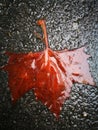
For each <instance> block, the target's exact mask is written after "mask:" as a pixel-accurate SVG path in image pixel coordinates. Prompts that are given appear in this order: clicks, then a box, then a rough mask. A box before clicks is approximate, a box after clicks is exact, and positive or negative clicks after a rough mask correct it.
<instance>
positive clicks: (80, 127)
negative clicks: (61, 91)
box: [0, 0, 98, 130]
mask: <svg viewBox="0 0 98 130" xmlns="http://www.w3.org/2000/svg"><path fill="white" fill-rule="evenodd" d="M41 18H44V19H46V24H47V31H48V37H49V45H50V48H52V49H53V50H62V49H64V48H68V49H73V48H79V47H81V46H83V45H86V48H87V49H86V50H85V51H86V53H87V54H90V55H91V58H89V60H88V62H89V65H90V71H91V74H92V76H93V78H94V80H95V82H96V87H93V86H89V85H83V84H74V85H73V87H72V91H71V96H70V99H69V100H67V101H65V104H64V105H63V110H62V111H61V115H60V118H59V120H58V121H57V120H56V119H55V117H54V116H53V115H52V113H51V112H50V111H49V110H48V109H47V108H46V107H45V106H44V105H43V104H42V103H41V102H38V101H36V100H35V96H34V94H33V92H32V91H29V92H28V93H26V94H25V95H24V96H23V97H22V98H21V99H20V100H19V101H18V102H17V103H16V104H15V105H12V102H11V95H10V90H9V88H8V86H7V85H8V77H7V73H5V72H4V71H0V130H3V129H8V128H9V129H10V130H11V129H13V130H14V129H15V130H21V129H22V130H98V0H0V66H1V65H4V64H5V63H6V62H7V59H8V57H6V56H5V55H4V54H3V53H4V52H5V51H6V50H8V51H12V52H30V51H33V52H34V51H40V50H43V49H44V45H43V43H42V42H41V41H40V40H39V39H37V38H36V37H35V36H34V30H36V31H38V32H41V29H40V28H39V27H38V26H36V20H38V19H41Z"/></svg>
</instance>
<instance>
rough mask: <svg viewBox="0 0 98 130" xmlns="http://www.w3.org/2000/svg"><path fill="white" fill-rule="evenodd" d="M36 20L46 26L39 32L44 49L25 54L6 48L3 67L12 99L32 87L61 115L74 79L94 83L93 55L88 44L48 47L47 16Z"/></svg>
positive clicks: (42, 26)
mask: <svg viewBox="0 0 98 130" xmlns="http://www.w3.org/2000/svg"><path fill="white" fill-rule="evenodd" d="M37 24H38V25H39V26H41V28H42V30H43V38H41V36H40V35H39V34H37V33H36V35H37V36H38V37H39V38H40V39H41V40H42V41H43V42H44V43H45V45H46V48H45V50H43V51H41V52H35V53H33V52H29V53H25V54H23V53H18V54H17V53H10V52H6V55H8V56H9V60H8V63H7V64H6V65H5V66H3V67H2V69H4V70H5V71H7V72H8V77H9V78H8V85H9V87H10V91H11V94H12V100H13V102H16V101H17V100H18V99H19V98H20V97H21V96H23V95H24V94H25V93H26V92H27V91H29V90H30V89H33V91H34V94H35V96H36V99H37V100H40V101H41V102H42V103H43V104H45V105H46V106H47V107H48V109H50V111H51V112H52V113H54V114H55V116H56V117H57V118H58V117H59V115H60V111H61V110H62V105H63V104H64V102H65V100H66V99H67V98H68V97H69V95H70V91H71V87H72V85H73V83H83V84H89V85H95V83H94V81H93V78H92V77H91V74H90V72H89V65H88V63H87V58H89V57H90V56H89V55H87V54H85V53H84V49H85V47H81V48H79V49H74V50H67V49H64V50H61V51H53V50H51V49H50V48H49V47H48V36H47V32H46V25H45V20H38V21H37Z"/></svg>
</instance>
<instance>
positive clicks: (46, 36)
mask: <svg viewBox="0 0 98 130" xmlns="http://www.w3.org/2000/svg"><path fill="white" fill-rule="evenodd" d="M37 24H38V25H40V26H41V28H42V30H43V39H44V42H45V45H46V48H48V35H47V29H46V22H45V20H43V19H42V20H38V21H37Z"/></svg>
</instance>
